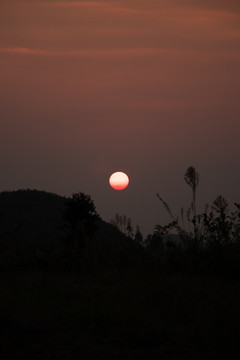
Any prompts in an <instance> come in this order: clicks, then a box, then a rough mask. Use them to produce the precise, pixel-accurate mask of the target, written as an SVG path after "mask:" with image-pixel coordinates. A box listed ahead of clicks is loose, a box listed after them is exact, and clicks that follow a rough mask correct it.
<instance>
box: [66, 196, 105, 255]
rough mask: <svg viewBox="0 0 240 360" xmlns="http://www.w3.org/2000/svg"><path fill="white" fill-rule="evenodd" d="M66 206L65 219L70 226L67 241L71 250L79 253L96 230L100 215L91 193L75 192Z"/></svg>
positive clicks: (68, 226)
mask: <svg viewBox="0 0 240 360" xmlns="http://www.w3.org/2000/svg"><path fill="white" fill-rule="evenodd" d="M65 206H66V210H65V213H64V219H65V222H66V224H67V228H68V236H67V242H68V245H70V248H71V251H72V252H76V254H77V253H78V252H79V250H80V248H83V247H85V246H86V240H87V239H88V238H89V237H91V236H92V235H93V233H94V232H95V230H96V224H97V221H98V220H100V216H99V215H98V213H97V212H96V208H95V205H94V202H93V200H92V199H91V197H90V195H85V194H84V193H82V192H79V193H75V194H73V195H72V197H71V198H70V199H69V200H68V201H67V202H66V204H65Z"/></svg>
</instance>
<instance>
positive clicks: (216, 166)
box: [0, 0, 240, 235]
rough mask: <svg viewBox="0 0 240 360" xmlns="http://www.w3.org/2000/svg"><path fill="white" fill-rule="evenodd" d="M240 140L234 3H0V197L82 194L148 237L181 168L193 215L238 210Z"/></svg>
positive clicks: (179, 197)
mask: <svg viewBox="0 0 240 360" xmlns="http://www.w3.org/2000/svg"><path fill="white" fill-rule="evenodd" d="M239 135H240V2H239V0H228V1H226V0H147V1H146V0H119V1H117V0H107V1H91V0H90V1H89V0H85V1H67V0H63V1H61V0H58V1H55V0H34V1H33V0H0V169H1V172H0V191H3V190H17V189H25V188H30V189H39V190H46V191H51V192H55V193H57V194H59V195H64V196H71V194H72V193H75V192H79V191H82V192H84V193H86V194H89V195H91V197H92V198H93V200H94V202H95V205H96V208H97V211H98V212H99V213H100V215H101V216H102V218H103V219H104V220H106V221H110V220H111V219H112V218H114V217H115V214H116V213H119V214H120V215H124V214H125V215H127V216H128V217H130V218H131V219H132V223H133V225H139V226H140V229H141V230H142V232H143V234H144V235H146V234H147V233H152V232H153V230H154V226H155V225H156V224H161V225H164V224H166V223H167V222H168V221H170V219H169V217H168V215H167V214H166V213H165V209H163V207H162V205H161V203H160V202H159V200H158V199H157V197H156V193H159V194H160V195H161V196H162V197H163V198H164V200H166V201H167V202H168V203H169V205H170V207H171V208H172V211H173V212H174V213H175V214H176V215H178V214H179V213H180V208H181V207H182V206H184V207H186V208H187V207H188V206H189V204H190V202H191V190H190V188H189V187H188V186H187V184H186V183H185V182H184V173H185V171H186V169H187V168H188V167H189V166H194V167H195V168H196V170H197V171H198V172H199V175H200V181H199V188H198V190H197V206H198V209H199V211H201V210H202V209H203V207H204V204H205V203H212V202H213V200H214V199H215V198H216V197H217V196H218V195H222V196H224V197H226V199H227V200H228V201H229V203H230V204H233V203H234V202H235V201H237V202H240V192H239V184H240V164H239V154H240V141H239ZM115 171H124V172H126V173H127V174H128V176H129V179H130V183H129V186H128V188H127V189H125V190H123V191H116V190H113V189H111V188H110V186H109V184H108V178H109V176H110V175H111V173H113V172H115Z"/></svg>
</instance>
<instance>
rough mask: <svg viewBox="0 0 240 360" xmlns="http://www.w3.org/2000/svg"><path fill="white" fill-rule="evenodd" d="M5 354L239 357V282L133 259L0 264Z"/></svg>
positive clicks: (37, 356) (1, 338) (35, 356)
mask: <svg viewBox="0 0 240 360" xmlns="http://www.w3.org/2000/svg"><path fill="white" fill-rule="evenodd" d="M0 287H1V288H0V317H1V319H0V320H1V336H0V341H1V350H0V351H1V358H2V359H20V358H31V359H32V360H34V359H68V360H71V359H72V360H75V359H78V360H79V359H83V360H85V359H86V360H87V359H89V360H90V359H133V358H136V359H166V360H168V359H219V358H226V359H229V358H233V359H235V358H238V356H237V355H236V354H238V353H239V354H240V348H239V345H238V341H239V333H240V306H239V304H240V284H239V283H238V282H235V281H230V280H223V279H217V278H213V277H206V276H205V277H202V276H200V277H199V276H191V275H184V274H181V275H180V274H177V273H176V272H175V273H166V272H165V273H163V272H162V273H161V270H159V269H156V268H155V270H153V267H152V268H151V269H150V268H149V267H148V269H147V268H146V267H144V266H142V267H140V263H138V264H134V265H133V266H129V264H128V266H124V264H121V265H119V266H117V267H115V268H114V267H113V266H111V267H107V266H105V268H104V267H102V269H99V268H98V269H95V270H90V269H84V270H81V271H79V270H77V269H73V268H71V267H70V268H69V267H68V266H65V268H63V267H61V268H56V267H55V268H52V267H51V266H50V265H49V266H48V268H47V267H46V268H41V267H40V268H39V267H38V268H36V267H35V268H34V266H32V267H31V269H30V268H29V269H26V268H24V267H19V266H18V267H17V266H15V267H13V268H12V269H9V268H8V269H7V268H6V267H5V268H2V269H1V274H0Z"/></svg>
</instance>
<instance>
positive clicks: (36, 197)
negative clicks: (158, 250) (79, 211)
mask: <svg viewBox="0 0 240 360" xmlns="http://www.w3.org/2000/svg"><path fill="white" fill-rule="evenodd" d="M69 200H70V198H66V197H63V196H59V195H57V194H54V193H49V192H45V191H39V190H30V189H27V190H17V191H4V192H1V193H0V246H1V248H2V249H4V248H5V249H6V248H7V247H8V246H9V245H10V244H11V245H12V244H13V243H14V248H15V251H17V252H18V251H20V252H21V253H22V252H24V251H25V252H26V253H29V252H35V253H37V254H39V255H43V254H48V255H50V254H51V255H58V256H60V255H63V253H64V246H65V241H66V236H67V229H66V226H65V223H64V214H65V211H66V204H67V202H68V201H69ZM94 239H95V241H96V242H98V245H99V246H102V247H104V246H105V247H106V246H107V247H108V248H109V249H112V250H113V251H116V250H117V251H118V252H124V251H127V250H128V249H129V248H130V247H135V248H139V246H138V245H137V244H136V243H134V242H133V241H132V240H130V239H129V238H127V237H126V236H125V235H124V234H123V233H121V232H120V231H119V230H118V229H117V228H116V227H115V226H113V225H112V224H110V223H107V222H105V221H103V220H101V218H100V217H99V219H98V220H97V223H96V231H95V232H94Z"/></svg>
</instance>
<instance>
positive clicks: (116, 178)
mask: <svg viewBox="0 0 240 360" xmlns="http://www.w3.org/2000/svg"><path fill="white" fill-rule="evenodd" d="M109 184H110V186H111V187H112V188H113V189H114V190H123V189H125V188H126V187H127V186H128V184H129V178H128V176H127V174H125V173H124V172H122V171H117V172H115V173H113V174H112V175H111V176H110V178H109Z"/></svg>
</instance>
